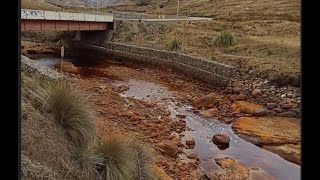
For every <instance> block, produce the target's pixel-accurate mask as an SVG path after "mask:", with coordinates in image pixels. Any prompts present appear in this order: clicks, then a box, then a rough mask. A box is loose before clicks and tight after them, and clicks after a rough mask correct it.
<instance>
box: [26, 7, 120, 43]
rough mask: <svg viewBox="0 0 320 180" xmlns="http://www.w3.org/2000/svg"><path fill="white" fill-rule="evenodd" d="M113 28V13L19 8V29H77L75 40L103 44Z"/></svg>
mask: <svg viewBox="0 0 320 180" xmlns="http://www.w3.org/2000/svg"><path fill="white" fill-rule="evenodd" d="M114 29H115V24H114V19H113V14H104V15H98V14H87V13H70V12H54V11H42V10H31V9H21V31H22V32H24V31H78V33H77V36H76V40H79V41H81V42H84V43H88V44H93V45H101V46H103V45H104V44H105V43H106V42H107V41H108V39H110V38H111V37H110V34H112V32H113V30H114Z"/></svg>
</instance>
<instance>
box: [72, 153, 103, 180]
mask: <svg viewBox="0 0 320 180" xmlns="http://www.w3.org/2000/svg"><path fill="white" fill-rule="evenodd" d="M75 159H76V160H77V161H78V162H79V165H80V168H81V170H82V172H84V173H85V174H84V175H85V177H89V176H90V175H92V174H94V173H96V175H98V176H100V173H99V172H98V169H99V168H100V167H101V166H103V160H104V159H103V157H102V155H101V154H96V153H95V152H94V151H93V149H92V148H89V149H78V152H77V153H76V154H75Z"/></svg>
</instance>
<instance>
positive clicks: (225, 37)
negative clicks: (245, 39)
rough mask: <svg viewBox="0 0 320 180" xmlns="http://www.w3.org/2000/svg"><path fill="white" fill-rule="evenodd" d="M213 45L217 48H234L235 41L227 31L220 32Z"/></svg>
mask: <svg viewBox="0 0 320 180" xmlns="http://www.w3.org/2000/svg"><path fill="white" fill-rule="evenodd" d="M214 45H215V46H219V47H229V46H234V45H235V40H234V37H233V35H232V34H231V33H230V32H229V31H222V32H221V33H220V34H219V35H218V36H217V37H216V39H215V40H214Z"/></svg>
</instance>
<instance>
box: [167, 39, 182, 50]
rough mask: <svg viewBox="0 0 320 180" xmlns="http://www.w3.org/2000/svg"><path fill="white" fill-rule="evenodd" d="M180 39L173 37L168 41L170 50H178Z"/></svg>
mask: <svg viewBox="0 0 320 180" xmlns="http://www.w3.org/2000/svg"><path fill="white" fill-rule="evenodd" d="M181 44H182V42H181V40H180V39H179V38H176V37H175V38H173V39H171V40H170V41H169V43H168V45H167V46H168V49H169V50H171V51H178V50H180V49H181Z"/></svg>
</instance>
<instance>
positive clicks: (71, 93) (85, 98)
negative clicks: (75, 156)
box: [44, 80, 95, 148]
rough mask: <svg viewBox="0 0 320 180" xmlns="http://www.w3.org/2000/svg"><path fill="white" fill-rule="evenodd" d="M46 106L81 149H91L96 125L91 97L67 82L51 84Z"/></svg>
mask: <svg viewBox="0 0 320 180" xmlns="http://www.w3.org/2000/svg"><path fill="white" fill-rule="evenodd" d="M44 95H45V105H46V107H47V109H48V111H49V112H50V113H52V114H53V115H54V117H55V119H56V120H57V121H58V123H59V124H61V125H62V126H63V127H64V128H65V129H66V132H67V134H68V136H69V137H70V138H71V140H72V141H74V142H75V143H76V145H77V146H78V147H80V148H86V147H90V146H91V145H93V143H94V139H95V123H94V116H93V111H92V104H91V103H90V101H89V95H88V94H87V93H86V92H85V91H84V90H82V89H81V88H80V87H79V86H77V85H76V86H72V85H71V84H70V83H69V82H68V81H67V80H59V81H57V82H53V83H50V84H49V85H48V86H47V88H46V90H45V93H44Z"/></svg>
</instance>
